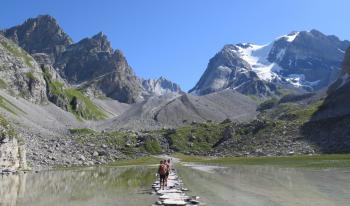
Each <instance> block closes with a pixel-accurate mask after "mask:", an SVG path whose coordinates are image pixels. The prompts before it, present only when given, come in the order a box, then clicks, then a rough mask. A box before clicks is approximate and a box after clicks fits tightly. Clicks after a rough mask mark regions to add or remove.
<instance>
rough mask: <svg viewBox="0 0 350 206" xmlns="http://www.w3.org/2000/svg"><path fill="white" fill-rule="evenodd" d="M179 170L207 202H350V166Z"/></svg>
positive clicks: (243, 205)
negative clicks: (318, 168)
mask: <svg viewBox="0 0 350 206" xmlns="http://www.w3.org/2000/svg"><path fill="white" fill-rule="evenodd" d="M178 173H179V175H180V176H181V178H182V179H183V181H184V182H185V183H186V186H187V187H188V188H189V189H190V191H191V192H190V193H189V194H191V195H197V196H200V200H201V201H202V202H205V203H207V205H220V206H226V205H237V206H277V205H278V206H279V205H283V206H285V205H286V206H295V205H302V206H304V205H305V206H313V205H315V206H323V205H324V206H333V205H334V206H343V205H344V206H345V205H346V206H348V205H350V169H348V170H346V169H339V170H337V169H329V170H311V169H296V168H280V167H271V166H230V167H217V168H216V167H206V166H200V165H199V166H198V165H190V166H186V167H184V166H182V167H178Z"/></svg>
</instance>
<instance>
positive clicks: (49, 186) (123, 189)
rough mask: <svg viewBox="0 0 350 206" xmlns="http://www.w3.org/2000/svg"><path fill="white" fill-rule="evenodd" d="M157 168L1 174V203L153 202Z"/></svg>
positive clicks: (89, 204)
mask: <svg viewBox="0 0 350 206" xmlns="http://www.w3.org/2000/svg"><path fill="white" fill-rule="evenodd" d="M155 173H156V168H155V167H99V168H83V169H82V168H80V169H76V170H59V171H46V172H40V173H27V174H21V175H10V176H0V205H1V206H5V205H6V206H8V205H11V206H12V205H18V206H20V205H23V206H29V205H33V206H34V205H36V206H41V205H43V206H44V205H45V206H47V205H50V206H56V205H57V206H58V205H69V206H70V205H72V206H80V205H81V206H83V205H84V206H95V205H121V206H125V205H131V206H134V205H135V206H136V205H137V206H138V205H150V204H152V203H154V202H155V201H156V197H154V196H151V195H149V192H150V191H151V190H150V186H151V185H152V183H153V181H154V179H155Z"/></svg>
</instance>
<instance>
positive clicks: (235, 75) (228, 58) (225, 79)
mask: <svg viewBox="0 0 350 206" xmlns="http://www.w3.org/2000/svg"><path fill="white" fill-rule="evenodd" d="M349 45H350V42H349V41H346V40H345V41H342V40H340V39H339V38H338V37H336V36H334V35H325V34H323V33H321V32H319V31H317V30H311V31H300V32H291V33H289V34H288V35H284V36H280V37H278V38H276V39H274V40H273V41H272V42H271V43H270V44H266V45H257V44H251V43H244V44H242V43H241V44H235V45H232V44H230V45H226V46H225V47H224V48H223V49H222V50H221V51H220V52H218V53H217V54H216V55H215V56H214V57H213V58H212V59H211V60H210V61H209V64H208V67H207V69H206V71H205V73H204V74H203V76H202V77H201V78H200V80H199V81H198V83H197V84H196V86H195V87H194V88H193V89H191V90H190V92H192V93H195V94H200V95H203V94H208V93H211V92H215V91H220V90H222V89H226V88H232V89H235V90H237V91H239V92H241V93H244V94H255V93H259V94H258V95H261V92H262V94H263V95H266V94H267V95H268V94H271V93H273V91H274V90H275V88H276V84H278V85H282V86H283V85H286V86H287V87H290V86H294V87H298V88H301V89H304V90H307V91H313V90H318V89H322V88H324V87H327V86H328V85H329V84H330V83H332V82H333V81H334V80H335V79H336V78H337V76H338V75H339V72H340V67H341V63H342V61H343V58H344V51H345V50H346V48H347V47H348V46H349ZM272 84H274V85H275V86H272ZM243 87H244V89H242V88H243ZM274 87H275V88H274Z"/></svg>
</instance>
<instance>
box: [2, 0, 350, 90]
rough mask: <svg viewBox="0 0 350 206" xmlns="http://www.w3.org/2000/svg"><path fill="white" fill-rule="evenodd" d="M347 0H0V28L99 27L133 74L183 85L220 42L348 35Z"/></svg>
mask: <svg viewBox="0 0 350 206" xmlns="http://www.w3.org/2000/svg"><path fill="white" fill-rule="evenodd" d="M349 8H350V1H348V0H293V1H292V0H288V1H287V0H285V1H284V0H176V1H175V0H173V1H170V0H169V1H167V0H148V1H147V0H125V1H121V0H120V1H118V0H98V1H97V0H96V1H92V0H59V1H58V0H57V1H54V0H50V1H49V0H22V1H19V0H2V2H1V8H0V28H7V27H11V26H13V25H17V24H20V23H22V22H23V21H24V20H25V19H27V18H29V17H35V16H37V15H39V14H50V15H52V16H54V17H55V18H56V19H57V20H58V22H59V24H60V25H61V26H62V27H63V29H64V30H65V31H66V33H68V34H69V35H70V36H71V37H72V38H73V40H74V41H79V40H81V39H82V38H84V37H91V36H92V35H94V34H96V33H98V32H99V31H103V32H104V33H105V34H106V35H107V36H108V38H109V40H110V41H111V43H112V46H113V48H115V49H121V50H122V51H123V53H124V54H125V56H126V58H127V59H128V62H129V64H130V65H131V66H132V67H133V69H134V71H135V73H136V74H137V75H138V76H140V77H144V78H156V77H159V76H164V77H166V78H168V79H170V80H172V81H174V82H177V83H179V84H180V85H181V87H182V88H183V89H184V90H188V89H190V88H191V87H193V86H194V85H195V83H196V82H197V81H198V79H199V78H200V76H201V75H202V73H203V72H204V70H205V67H206V65H207V63H208V61H209V59H210V58H211V57H212V56H213V55H215V53H216V52H218V51H219V50H220V49H221V48H222V47H223V46H224V45H225V44H228V43H239V42H252V43H258V44H265V43H268V42H270V41H271V40H273V39H275V38H276V37H278V36H281V35H283V34H287V33H289V32H290V31H296V30H310V29H312V28H315V29H318V30H320V31H321V32H324V33H326V34H335V35H337V36H338V37H340V38H341V39H350V27H349V20H350V12H349Z"/></svg>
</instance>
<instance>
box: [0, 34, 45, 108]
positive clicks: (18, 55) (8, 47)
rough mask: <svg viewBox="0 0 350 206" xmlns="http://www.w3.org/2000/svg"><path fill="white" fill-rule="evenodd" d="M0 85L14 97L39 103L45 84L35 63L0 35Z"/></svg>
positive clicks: (42, 98) (42, 99) (43, 94)
mask: <svg viewBox="0 0 350 206" xmlns="http://www.w3.org/2000/svg"><path fill="white" fill-rule="evenodd" d="M0 85H1V87H2V89H6V90H8V91H9V92H10V93H11V94H13V95H15V96H21V97H23V98H25V99H27V100H29V101H31V102H34V103H41V102H45V101H46V100H47V98H46V83H45V80H44V78H43V74H42V71H41V69H40V67H39V65H38V64H37V63H36V61H35V60H34V59H33V58H32V57H31V56H30V55H29V54H27V53H26V52H25V51H24V50H23V49H21V48H20V47H18V46H17V45H16V44H15V43H13V42H12V41H10V40H8V39H6V38H5V37H3V36H1V35H0Z"/></svg>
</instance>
